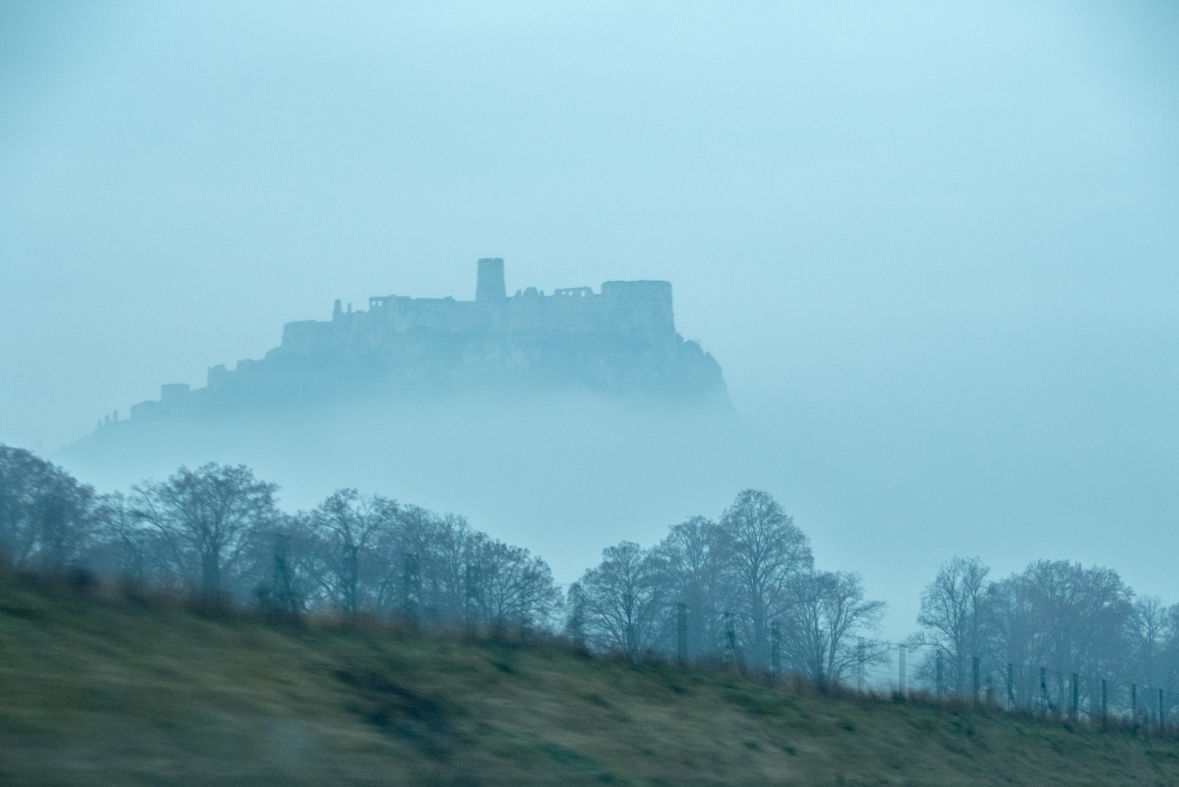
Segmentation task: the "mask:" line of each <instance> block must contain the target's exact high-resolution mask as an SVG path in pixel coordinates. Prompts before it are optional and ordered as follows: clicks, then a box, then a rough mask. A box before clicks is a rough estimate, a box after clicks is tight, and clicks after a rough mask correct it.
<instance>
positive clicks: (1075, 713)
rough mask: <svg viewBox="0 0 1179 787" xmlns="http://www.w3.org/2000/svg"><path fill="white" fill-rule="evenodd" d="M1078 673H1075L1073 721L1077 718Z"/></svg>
mask: <svg viewBox="0 0 1179 787" xmlns="http://www.w3.org/2000/svg"><path fill="white" fill-rule="evenodd" d="M1077 700H1078V697H1077V673H1075V672H1074V673H1073V721H1076V720H1077Z"/></svg>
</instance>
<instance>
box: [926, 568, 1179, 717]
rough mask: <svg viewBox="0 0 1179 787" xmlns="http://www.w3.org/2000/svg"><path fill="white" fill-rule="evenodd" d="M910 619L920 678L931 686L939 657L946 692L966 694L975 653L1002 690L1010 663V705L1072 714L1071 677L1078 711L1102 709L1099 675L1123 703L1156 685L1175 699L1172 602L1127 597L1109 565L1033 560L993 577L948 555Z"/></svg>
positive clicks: (1178, 687) (1177, 662)
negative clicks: (918, 629) (918, 631)
mask: <svg viewBox="0 0 1179 787" xmlns="http://www.w3.org/2000/svg"><path fill="white" fill-rule="evenodd" d="M918 623H919V624H920V625H921V626H922V628H923V630H924V632H923V634H922V635H921V636H920V637H918V638H916V641H915V643H914V644H919V645H921V644H923V645H927V646H928V647H926V648H924V651H925V654H926V656H925V660H924V662H923V663H922V664H921V665H920V669H921V672H920V673H919V675H920V677H923V678H924V679H925V680H926V681H928V682H929V683H930V684H931V685H933V684H934V683H935V682H936V681H937V674H936V673H937V663H938V662H940V663H941V664H942V669H941V672H942V685H943V686H944V688H945V690H946V691H949V692H952V693H958V694H965V693H968V692H973V689H974V686H973V683H974V675H973V671H974V659H975V658H977V659H979V665H980V671H981V673H982V674H984V675H1000V676H1003V686H1004V690H1005V689H1006V675H1007V672H1008V667H1007V665H1009V664H1010V665H1011V667H1010V674H1011V694H1012V697H1011V699H1012V700H1014V703H1015V705H1016V706H1018V707H1036V706H1037V704H1039V703H1044V702H1047V703H1048V704H1050V705H1051V706H1053V707H1055V708H1057V709H1060V708H1068V709H1070V710H1071V708H1070V707H1069V706H1070V705H1071V696H1070V695H1071V692H1072V686H1071V682H1072V679H1073V678H1072V676H1073V675H1076V676H1077V682H1078V702H1079V705H1080V707H1081V708H1082V709H1084V708H1089V709H1098V708H1100V707H1101V691H1102V684H1101V681H1102V680H1104V681H1105V682H1106V684H1105V686H1106V693H1107V698H1108V700H1109V701H1110V702H1111V703H1117V704H1120V705H1123V706H1128V705H1129V701H1130V693H1131V687H1137V689H1138V690H1139V691H1144V690H1145V689H1146V688H1147V687H1149V688H1150V690H1151V692H1152V694H1154V693H1155V692H1157V691H1158V690H1160V689H1161V690H1163V692H1164V697H1166V702H1167V705H1168V706H1169V707H1173V706H1174V705H1175V702H1174V700H1176V699H1179V604H1177V605H1174V606H1170V607H1167V606H1165V605H1164V604H1163V603H1162V602H1161V601H1160V600H1159V599H1157V598H1153V597H1135V594H1134V592H1133V591H1132V590H1131V589H1130V588H1129V587H1128V586H1127V585H1126V584H1125V583H1124V582H1122V580H1121V578H1120V577H1119V576H1118V574H1117V572H1115V571H1113V570H1111V569H1108V568H1101V567H1099V566H1093V567H1090V568H1085V567H1083V566H1081V565H1080V564H1079V563H1071V562H1068V561H1039V562H1036V563H1032V564H1031V565H1029V566H1028V567H1027V568H1026V569H1024V570H1023V571H1022V572H1019V573H1015V574H1012V575H1011V576H1009V577H1006V578H1004V579H1000V580H997V581H996V580H992V579H991V578H990V570H989V569H988V568H987V567H986V566H985V565H983V564H982V562H981V561H979V560H978V559H977V558H974V559H963V558H955V559H954V560H951V561H950V562H948V563H946V564H945V565H943V566H941V568H940V569H939V570H938V572H937V575H936V577H934V579H933V581H932V582H930V583H929V585H928V586H927V587H926V589H925V591H924V593H923V594H922V598H921V613H920V616H919V618H918ZM939 654H940V656H939ZM1041 669H1043V676H1044V683H1043V684H1042V683H1041ZM1001 699H1002V700H1004V701H1007V698H1006V697H1002V698H1001Z"/></svg>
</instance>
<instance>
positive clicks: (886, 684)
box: [771, 641, 1179, 734]
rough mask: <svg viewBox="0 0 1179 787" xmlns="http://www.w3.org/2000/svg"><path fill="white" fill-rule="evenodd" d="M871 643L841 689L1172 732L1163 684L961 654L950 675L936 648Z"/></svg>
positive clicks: (1173, 707) (1169, 697)
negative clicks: (876, 654) (881, 652)
mask: <svg viewBox="0 0 1179 787" xmlns="http://www.w3.org/2000/svg"><path fill="white" fill-rule="evenodd" d="M879 644H881V645H883V646H884V648H885V657H884V658H883V659H880V660H879V661H877V662H876V663H872V664H861V665H858V666H857V667H856V668H855V669H854V671H853V673H852V674H851V675H845V676H842V677H841V680H840V681H839V682H840V684H841V685H842V686H843V687H845V688H849V689H853V688H854V689H856V690H859V691H862V692H872V693H883V694H888V695H891V696H894V697H898V698H905V697H922V698H925V699H929V700H934V701H939V700H941V701H946V702H956V703H962V702H965V703H967V704H972V705H974V706H976V707H979V708H986V709H988V710H997V711H1006V712H1011V713H1020V714H1024V715H1031V716H1036V717H1042V718H1053V719H1061V720H1071V721H1076V722H1080V723H1086V724H1091V725H1102V726H1109V725H1118V726H1123V727H1124V726H1129V727H1132V728H1134V729H1136V730H1146V731H1152V732H1158V733H1160V734H1163V733H1168V732H1170V733H1179V692H1176V691H1174V690H1173V689H1172V688H1171V687H1166V686H1162V687H1160V686H1154V685H1149V684H1141V685H1140V684H1137V683H1134V682H1126V681H1124V680H1120V679H1118V678H1117V677H1116V676H1114V675H1113V674H1098V673H1080V672H1068V671H1061V670H1057V669H1052V668H1050V667H1047V666H1044V665H1036V664H1016V663H1014V662H1003V663H994V662H993V661H991V660H985V659H983V658H981V657H970V658H969V659H966V660H965V661H966V664H967V666H966V670H965V675H964V676H962V677H963V678H964V679H962V680H954V675H953V672H954V670H952V669H951V668H950V665H949V664H948V661H949V658H948V654H945V653H944V652H942V651H941V649H940V648H938V647H937V646H934V645H917V646H914V645H912V644H900V643H893V642H887V641H886V642H881V643H879ZM771 671H772V670H771Z"/></svg>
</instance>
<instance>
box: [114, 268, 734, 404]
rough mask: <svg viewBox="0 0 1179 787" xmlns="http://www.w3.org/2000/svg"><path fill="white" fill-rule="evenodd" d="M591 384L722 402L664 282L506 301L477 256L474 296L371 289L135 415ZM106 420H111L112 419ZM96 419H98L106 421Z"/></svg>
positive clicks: (708, 362) (712, 364)
mask: <svg viewBox="0 0 1179 787" xmlns="http://www.w3.org/2000/svg"><path fill="white" fill-rule="evenodd" d="M496 390H498V391H501V392H507V393H509V394H510V393H527V392H558V391H588V392H593V393H598V394H604V395H607V396H623V397H625V396H630V395H636V396H639V397H642V398H645V399H654V400H674V401H679V402H689V403H699V404H704V405H709V406H722V407H724V408H727V407H728V397H727V394H726V391H725V383H724V378H723V376H722V374H721V368H720V366H719V364H717V362H716V361H715V360H714V359H713V357H712V355H710V354H709V353H706V352H704V351H703V350H702V349H701V347H700V345H699V344H697V343H696V342H693V341H685V340H684V339H683V337H681V336H680V335H679V334H678V333H677V332H676V329H675V319H674V315H673V311H672V298H671V284H670V282H666V281H608V282H605V283H603V284H602V286H601V291H600V292H598V293H595V292H594V291H593V290H592V288H590V287H573V288H569V289H559V290H555V291H554V292H553V294H552V295H545V294H544V293H543V292H538V291H537V290H536V289H535V288H533V287H529V288H527V289H525V290H523V291H518V292H517V293H516V294H515V295H514V296H512V297H508V295H507V292H506V289H505V286H504V263H503V260H502V259H499V258H486V259H481V260H479V261H478V276H477V280H476V288H475V300H473V301H459V300H455V299H454V298H453V297H448V298H411V297H405V296H398V295H388V296H382V297H373V298H369V303H368V311H352V306H351V304H349V305H348V309H347V310H344V309H343V308H341V303H340V301H338V300H337V301H336V302H335V309H334V311H333V313H332V318H331V320H329V321H318V320H302V321H299V322H290V323H287V324H286V325H285V326H284V327H283V335H282V344H281V345H280V346H278V347H276V348H274V349H272V350H270V351H269V352H267V353H266V355H265V357H264V358H262V359H261V360H258V361H254V360H242V361H238V363H237V366H236V368H234V369H232V370H230V369H227V368H226V367H225V366H224V365H218V366H213V367H212V368H210V369H209V370H208V378H207V385H206V387H204V388H199V389H196V390H190V389H189V386H188V385H185V384H169V385H163V386H161V391H160V393H161V395H160V400H159V401H146V402H142V403H140V404H137V405H134V406H133V407H132V408H131V420H132V421H140V422H144V421H151V420H155V419H160V418H165V417H169V416H176V415H199V414H204V413H211V412H216V411H224V412H241V411H243V410H246V411H249V410H252V409H255V408H265V409H273V408H274V407H279V406H283V405H287V404H312V405H314V404H316V403H321V402H327V401H334V400H340V399H343V398H347V397H350V396H354V395H357V394H362V393H364V394H376V395H378V396H381V397H382V398H384V397H391V398H413V397H423V396H425V397H430V398H435V397H437V396H438V395H444V394H447V393H454V392H458V393H463V392H486V391H496ZM108 421H109V418H108ZM101 426H103V424H100V427H101Z"/></svg>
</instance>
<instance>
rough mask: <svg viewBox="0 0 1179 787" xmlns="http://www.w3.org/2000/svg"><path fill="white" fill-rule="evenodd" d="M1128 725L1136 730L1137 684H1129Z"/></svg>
mask: <svg viewBox="0 0 1179 787" xmlns="http://www.w3.org/2000/svg"><path fill="white" fill-rule="evenodd" d="M1130 723H1131V724H1132V725H1134V729H1135V730H1137V729H1138V684H1137V683H1131V684H1130Z"/></svg>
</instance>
